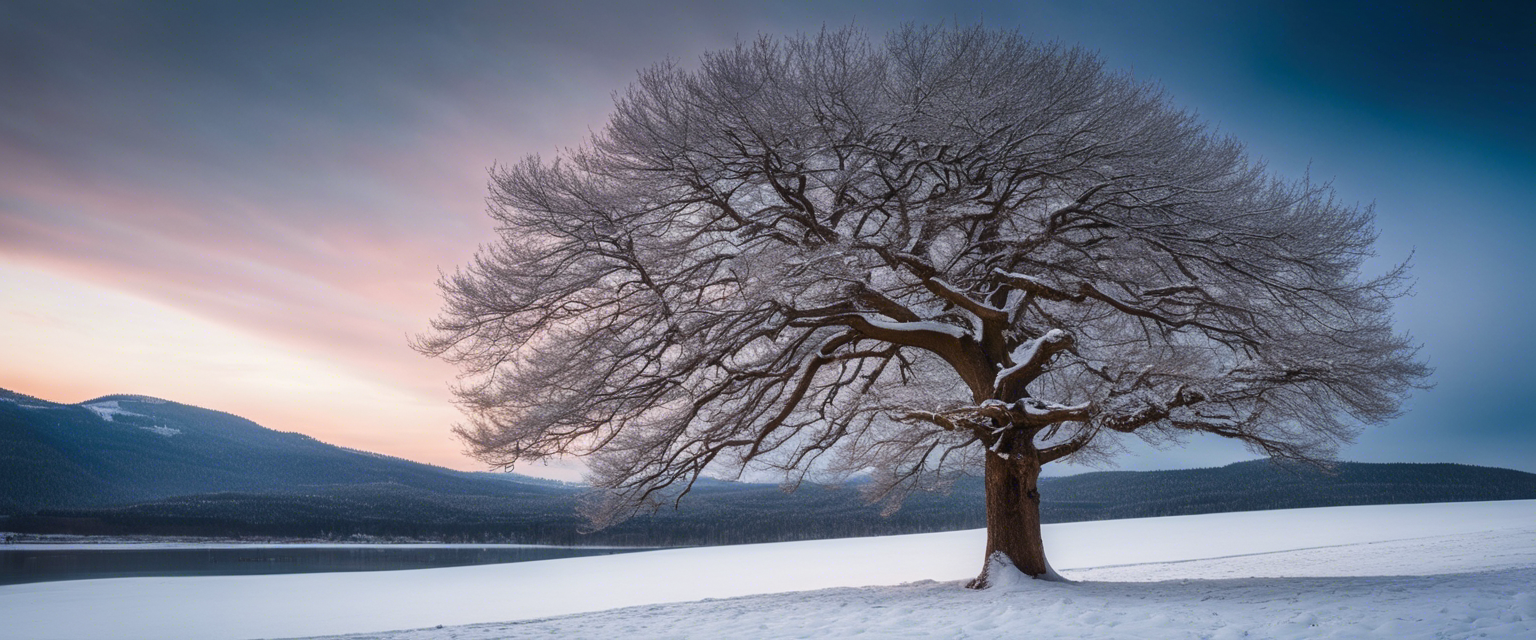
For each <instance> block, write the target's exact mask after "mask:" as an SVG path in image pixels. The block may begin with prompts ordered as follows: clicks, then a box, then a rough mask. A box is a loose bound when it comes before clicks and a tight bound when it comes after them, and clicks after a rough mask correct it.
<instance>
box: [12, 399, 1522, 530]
mask: <svg viewBox="0 0 1536 640" xmlns="http://www.w3.org/2000/svg"><path fill="white" fill-rule="evenodd" d="M852 484H853V485H854V486H849V487H843V488H831V487H822V486H814V485H810V486H805V487H802V488H801V489H800V490H799V491H796V492H794V493H785V492H784V491H782V490H780V489H779V487H778V486H776V485H771V484H751V483H732V482H721V481H705V482H701V483H700V484H699V485H698V486H696V487H695V489H694V491H693V493H692V494H690V495H689V496H688V497H687V498H686V499H685V500H684V501H683V503H682V508H681V509H678V510H672V509H663V510H661V511H659V512H657V513H655V514H653V515H648V516H642V517H639V518H635V519H633V520H631V521H629V522H626V523H623V524H621V525H619V526H617V527H613V528H610V529H607V530H604V531H601V532H596V533H591V534H584V533H581V532H580V531H581V530H582V524H583V522H582V520H581V518H580V517H579V516H578V515H577V513H576V506H577V504H578V502H579V501H580V499H581V496H582V493H583V491H584V488H583V487H582V486H580V485H572V484H568V483H560V482H554V481H546V480H539V479H534V478H527V477H524V476H517V475H515V474H491V473H466V472H459V471H454V470H451V469H444V468H441V467H434V466H430V465H424V464H420V463H415V462H410V461H408V460H402V459H399V458H392V457H389V456H383V455H378V454H371V453H367V452H361V451H356V450H352V449H346V448H342V447H336V446H332V445H328V444H325V443H322V442H319V441H316V440H314V439H313V438H310V437H308V436H304V435H300V434H294V433H283V432H278V431H272V430H270V429H266V428H263V427H261V426H260V425H257V424H255V423H253V422H250V421H248V420H245V419H243V418H239V417H237V416H233V415H230V414H227V413H222V412H218V411H211V410H207V409H200V408H197V407H191V406H187V405H181V404H177V403H174V402H168V401H164V400H158V399H154V398H145V397H142V396H105V397H103V398H97V399H95V400H91V401H88V402H84V403H80V404H78V405H64V404H57V403H50V402H46V401H43V400H39V399H37V398H32V397H30V396H24V395H21V394H15V393H10V392H5V391H0V516H5V515H9V516H10V517H8V518H3V519H0V530H9V531H23V532H35V533H48V532H61V533H84V534H119V535H124V534H166V535H202V536H221V537H242V536H277V537H282V536H292V537H319V538H344V537H348V536H352V535H371V536H388V537H403V538H413V539H434V540H464V541H471V540H496V541H515V542H529V543H554V544H634V545H685V544H728V543H746V542H767V541H774V540H794V539H810V538H827V537H841V536H862V535H881V534H894V533H913V532H921V531H941V530H953V529H962V528H973V527H980V526H983V525H984V524H985V522H986V514H985V511H984V507H983V500H982V487H981V484H980V481H979V480H978V479H968V480H966V481H962V482H960V483H958V484H957V485H956V486H955V487H954V490H953V491H952V492H951V493H950V494H947V495H940V494H918V495H914V496H913V497H912V498H910V499H909V500H908V501H907V504H906V506H905V507H904V508H903V509H902V510H901V511H899V512H898V513H896V514H895V515H894V516H891V517H881V516H880V515H879V513H878V508H876V507H874V506H870V505H868V504H865V503H864V502H863V501H862V500H861V499H860V497H859V495H858V488H859V487H858V483H852ZM1040 491H1041V494H1042V504H1041V509H1042V516H1043V518H1044V520H1045V521H1046V522H1070V521H1079V520H1099V519H1110V518H1134V517H1149V516H1163V515H1184V514H1196V513H1213V512H1222V511H1246V510H1258V509H1280V508H1294V507H1318V506H1342V505H1360V504H1390V503H1412V502H1455V501H1473V500H1509V499H1536V474H1530V473H1524V472H1520V471H1512V470H1508V469H1495V468H1487V467H1473V466H1467V465H1458V464H1363V463H1348V462H1346V463H1339V464H1338V465H1336V466H1335V467H1334V469H1333V470H1332V471H1331V472H1330V473H1322V472H1319V471H1317V470H1315V469H1311V468H1305V467H1285V466H1281V465H1276V464H1273V463H1269V462H1266V461H1252V462H1242V463H1237V464H1232V465H1228V466H1225V467H1219V468H1211V469H1187V470H1178V471H1147V472H1133V471H1109V472H1094V473H1084V474H1080V475H1074V476H1066V477H1055V478H1043V479H1042V480H1041V484H1040Z"/></svg>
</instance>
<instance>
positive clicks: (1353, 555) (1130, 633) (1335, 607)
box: [0, 500, 1536, 640]
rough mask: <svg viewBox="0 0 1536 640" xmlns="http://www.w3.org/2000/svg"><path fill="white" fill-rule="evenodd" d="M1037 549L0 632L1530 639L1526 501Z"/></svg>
mask: <svg viewBox="0 0 1536 640" xmlns="http://www.w3.org/2000/svg"><path fill="white" fill-rule="evenodd" d="M1045 535H1046V548H1047V550H1048V551H1049V552H1050V554H1051V555H1052V559H1053V561H1054V565H1055V566H1056V568H1057V569H1058V570H1059V571H1060V572H1061V574H1062V575H1064V576H1065V577H1066V578H1067V579H1070V580H1072V581H1073V582H1051V581H1037V580H1025V579H1019V580H1011V581H1009V580H1005V581H1003V583H1002V584H1001V585H1000V586H999V587H998V588H993V589H989V590H986V591H973V590H968V589H964V588H963V587H962V585H963V584H964V580H966V579H968V578H971V577H973V576H974V574H975V573H976V571H977V569H979V568H980V567H979V564H980V557H979V556H980V550H981V549H982V548H983V542H984V539H985V533H984V532H982V531H979V530H972V531H957V532H950V533H937V534H921V535H908V536H890V537H882V538H855V539H842V540H821V541H808V542H792V543H777V544H761V545H743V546H735V547H705V548H694V549H674V550H665V551H654V552H643V553H632V554H624V555H617V556H599V557H587V558H570V559H563V560H550V561H541V562H525V563H516V564H505V565H486V566H478V567H455V568H447V569H427V570H416V571H392V572H370V573H335V574H301V575H282V576H231V577H197V578H124V579H111V580H88V581H77V582H54V583H42V584H29V585H13V586H7V587H0V619H3V620H5V623H4V625H3V626H0V637H5V638H32V639H37V640H43V639H46V638H80V639H90V638H121V637H135V638H138V637H154V638H246V637H286V636H296V635H313V634H327V633H330V634H335V633H364V634H365V635H359V636H354V637H355V638H358V639H360V638H380V639H388V640H428V639H431V640H438V639H447V638H455V639H458V640H491V639H497V638H523V637H534V636H539V637H560V638H616V637H624V638H693V637H697V638H720V637H767V638H783V637H796V638H799V637H819V638H842V637H850V636H863V637H877V638H897V637H914V638H1005V637H1008V638H1011V637H1022V636H1023V635H1025V634H1027V635H1028V636H1029V637H1040V638H1058V637H1060V638H1068V637H1070V638H1081V637H1094V638H1144V639H1151V640H1159V639H1162V638H1242V637H1248V638H1330V637H1331V638H1432V637H1452V638H1459V637H1490V638H1529V637H1536V501H1530V500H1526V501H1508V502H1484V503H1460V504H1431V505H1390V506H1370V507H1336V508H1321V509H1294V510H1284V511H1262V512H1249V513H1227V514H1211V515H1203V516H1177V517H1167V518H1148V519H1140V520H1118V521H1101V522H1081V523H1070V524H1058V525H1048V526H1047V527H1046V528H1045ZM903 583H905V584H903ZM873 585H896V586H873ZM783 592H796V593H783ZM762 594H769V595H762ZM741 596H745V597H741ZM711 598H731V599H728V600H716V599H711ZM617 607H628V608H624V609H616V608H617ZM82 612H88V613H82ZM569 614H580V615H569ZM556 616H562V617H556ZM476 623H482V624H476ZM483 623H491V624H483ZM437 625H445V626H443V627H442V628H438V627H437ZM454 625H472V626H454ZM410 628H415V629H416V630H414V631H398V632H390V633H380V632H383V631H386V630H389V629H410Z"/></svg>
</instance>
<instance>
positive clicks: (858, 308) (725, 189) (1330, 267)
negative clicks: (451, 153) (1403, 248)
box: [417, 27, 1427, 586]
mask: <svg viewBox="0 0 1536 640" xmlns="http://www.w3.org/2000/svg"><path fill="white" fill-rule="evenodd" d="M490 192H491V195H490V199H489V201H490V214H491V215H492V216H493V217H494V218H495V220H496V222H497V223H498V225H499V226H498V232H499V237H498V239H497V241H496V242H495V243H494V244H493V245H491V246H488V247H485V248H483V249H482V250H481V252H480V254H479V255H478V256H477V257H476V259H475V261H474V262H473V263H472V264H470V265H468V266H467V267H464V268H462V269H460V270H459V271H458V272H456V273H455V274H453V275H452V276H449V277H446V278H445V279H444V281H443V282H442V290H443V293H444V296H445V298H446V309H445V311H444V312H443V314H442V316H441V317H440V318H438V319H437V320H436V321H435V322H434V324H433V326H434V328H435V331H434V332H433V333H431V334H429V335H427V336H425V337H422V338H420V339H419V340H418V342H417V347H418V348H419V349H421V350H422V351H424V352H426V353H428V354H431V355H435V356H441V357H443V358H446V359H447V360H449V361H451V362H453V363H455V364H457V365H458V366H459V367H460V368H461V370H462V371H463V372H464V378H463V380H462V381H461V383H460V385H459V386H458V388H457V393H458V397H459V399H460V401H461V404H462V406H463V408H464V409H465V410H466V414H467V416H468V422H467V423H466V424H465V425H462V426H460V427H458V428H457V429H456V431H457V433H458V434H459V435H460V436H461V437H462V438H463V439H464V441H465V442H467V443H468V446H469V448H470V450H471V451H472V452H473V453H474V454H475V455H477V456H478V457H479V458H480V459H482V460H484V461H486V462H488V463H490V464H493V465H497V466H503V467H510V466H511V465H513V464H514V463H521V462H528V461H536V460H540V459H545V458H549V457H551V456H565V455H573V454H575V455H588V456H589V457H588V464H589V467H590V476H589V479H590V481H591V482H592V483H593V484H594V485H595V486H596V487H598V488H601V489H604V490H606V496H607V499H606V500H603V501H601V502H600V503H598V504H595V505H593V508H592V509H591V513H590V514H589V515H591V516H592V517H593V518H594V520H595V521H596V522H597V524H598V525H604V524H607V523H611V522H615V521H617V520H620V519H623V518H625V517H627V516H629V515H631V514H633V513H635V512H636V511H637V510H638V509H643V508H653V507H654V506H655V505H656V504H658V503H659V502H661V501H665V500H675V499H678V498H680V497H681V495H682V494H684V493H686V490H687V487H689V486H691V485H692V483H693V482H694V481H695V480H696V479H697V478H698V477H699V476H700V474H703V473H722V474H730V473H736V474H740V473H741V472H742V470H743V469H758V470H775V471H777V472H782V473H783V474H784V477H785V479H786V481H787V482H789V483H791V484H794V483H798V482H800V481H802V480H804V479H805V478H806V477H807V475H808V474H824V475H832V476H835V475H839V474H855V473H860V474H864V473H868V474H873V477H874V482H873V483H871V484H870V487H871V491H872V493H871V497H872V498H873V499H878V500H882V501H883V502H884V503H885V505H886V506H887V508H888V509H894V508H895V507H896V506H898V505H899V504H900V500H901V498H902V497H903V496H904V495H906V493H907V492H909V491H911V490H913V489H935V488H943V487H945V486H946V485H947V483H950V482H952V481H953V480H954V479H955V478H956V477H957V476H958V475H959V474H965V473H978V472H979V473H984V474H985V482H986V493H987V498H986V501H987V549H986V559H987V561H986V562H985V563H984V569H983V572H982V574H981V576H980V577H979V578H978V579H977V580H976V581H975V583H973V584H974V585H976V586H985V585H986V584H987V572H988V571H989V570H996V569H995V567H996V566H997V563H1002V564H1005V565H1013V566H1015V567H1017V568H1018V569H1019V570H1022V571H1023V572H1024V573H1027V574H1029V575H1032V576H1045V575H1050V573H1051V572H1050V567H1049V565H1048V564H1047V562H1046V559H1045V552H1044V549H1043V547H1042V544H1041V538H1040V516H1039V500H1040V497H1039V492H1038V491H1037V490H1036V482H1037V479H1038V478H1039V475H1040V469H1041V466H1042V465H1045V464H1048V463H1051V462H1055V461H1058V460H1070V459H1077V460H1090V461H1091V460H1095V459H1103V458H1104V457H1105V456H1107V455H1109V454H1112V453H1113V452H1114V451H1115V450H1116V448H1117V446H1118V445H1117V444H1116V439H1117V438H1120V437H1124V436H1139V437H1141V438H1143V439H1145V440H1148V441H1151V442H1154V443H1164V442H1169V441H1178V440H1180V439H1181V438H1183V437H1184V436H1185V435H1187V434H1198V433H1208V434H1214V435H1217V436H1221V437H1223V438H1232V439H1235V440H1237V441H1240V442H1242V443H1243V444H1245V445H1247V446H1248V448H1250V449H1252V450H1253V451H1255V452H1259V453H1262V454H1264V455H1267V456H1270V457H1273V458H1283V459H1300V460H1322V459H1326V458H1327V457H1329V456H1330V455H1332V454H1333V453H1334V452H1335V451H1336V450H1337V447H1338V445H1340V444H1341V443H1345V442H1348V441H1349V440H1350V438H1351V437H1352V436H1353V434H1354V433H1356V431H1357V430H1358V429H1359V425H1361V424H1364V423H1375V422H1380V421H1382V420H1384V419H1387V418H1389V417H1392V416H1393V415H1395V414H1396V412H1397V411H1398V407H1399V404H1400V401H1401V399H1402V398H1403V396H1404V394H1405V393H1406V392H1407V391H1408V390H1410V389H1411V388H1413V387H1415V386H1416V385H1418V384H1419V383H1420V381H1421V380H1423V379H1424V377H1425V376H1426V375H1427V369H1426V367H1425V366H1424V365H1423V364H1422V363H1420V362H1418V361H1417V360H1416V358H1415V348H1414V346H1413V345H1412V344H1411V342H1410V341H1409V339H1408V338H1407V337H1406V336H1403V335H1399V334H1396V333H1394V331H1393V329H1392V327H1391V325H1390V314H1389V312H1390V309H1389V307H1390V303H1391V301H1392V300H1393V298H1394V297H1397V296H1400V295H1402V294H1403V293H1404V291H1405V282H1404V280H1405V271H1404V268H1403V267H1398V268H1396V269H1392V270H1390V271H1388V272H1387V273H1385V274H1383V275H1380V276H1377V277H1362V276H1361V274H1360V267H1361V263H1362V261H1363V260H1365V259H1366V258H1367V257H1369V256H1370V255H1371V250H1372V249H1371V247H1372V243H1373V241H1374V231H1373V229H1372V214H1371V211H1370V209H1369V208H1362V207H1359V206H1356V205H1349V204H1344V203H1340V202H1337V201H1336V200H1335V199H1334V196H1333V192H1332V190H1331V189H1330V188H1329V187H1328V186H1327V185H1318V184H1314V183H1311V182H1309V181H1307V180H1306V179H1302V180H1299V181H1295V180H1282V179H1279V178H1276V177H1273V176H1272V175H1270V173H1268V172H1267V170H1266V169H1265V167H1264V166H1263V164H1262V163H1259V162H1256V161H1254V160H1252V159H1250V158H1248V157H1247V156H1246V155H1245V154H1244V151H1243V147H1242V145H1240V144H1239V143H1238V142H1237V141H1235V140H1233V139H1231V138H1229V137H1224V136H1220V135H1217V134H1215V133H1214V132H1212V131H1211V130H1210V129H1209V128H1208V127H1207V126H1206V125H1204V124H1203V123H1202V122H1201V121H1200V120H1199V119H1198V118H1196V117H1195V116H1194V115H1193V114H1191V113H1189V112H1186V111H1183V110H1181V109H1179V108H1176V107H1174V106H1173V105H1171V104H1170V103H1169V101H1168V100H1167V99H1166V98H1165V97H1164V96H1163V95H1162V93H1161V92H1160V90H1159V89H1158V88H1157V87H1155V86H1151V85H1148V84H1145V83H1139V82H1137V81H1134V80H1133V79H1132V78H1130V77H1129V76H1127V75H1124V74H1118V73H1112V72H1108V71H1106V70H1105V69H1104V68H1103V64H1102V63H1101V62H1100V61H1099V60H1097V59H1096V58H1095V57H1094V56H1093V55H1091V54H1089V53H1086V52H1084V51H1082V50H1078V49H1068V48H1063V47H1059V46H1055V45H1042V44H1038V43H1032V42H1030V41H1028V40H1026V39H1024V38H1023V37H1021V36H1019V35H1018V34H1016V33H1009V32H998V31H990V30H985V29H982V28H965V29H949V28H918V27H908V28H903V29H900V30H898V31H896V32H894V33H892V34H890V35H889V36H887V37H886V38H885V39H884V40H883V41H879V42H877V41H872V40H870V39H869V38H867V37H866V36H864V35H862V34H861V33H859V32H857V31H854V30H851V29H849V30H842V31H836V32H823V33H821V34H817V35H811V36H800V37H791V38H782V39H781V38H769V37H764V38H761V39H758V40H756V41H753V42H750V43H742V44H740V45H738V46H736V47H735V48H734V49H729V50H725V51H719V52H715V53H712V54H709V55H706V56H705V57H704V58H703V59H702V61H701V62H700V63H699V64H698V65H697V67H696V68H688V67H683V66H680V65H677V64H673V63H665V64H661V65H658V66H655V67H652V68H650V69H649V70H647V71H644V72H642V73H641V74H640V77H639V79H638V81H637V82H636V83H635V84H634V85H632V86H631V87H630V88H629V89H628V91H627V92H625V93H623V94H621V95H620V96H619V97H618V98H617V99H616V106H615V109H614V113H613V115H612V118H611V120H610V121H609V122H608V124H607V126H606V128H604V129H602V130H601V131H599V132H597V133H595V134H594V135H593V136H592V139H591V140H590V142H589V143H588V144H587V145H586V146H583V147H581V148H578V149H573V150H569V151H567V152H564V153H562V154H561V155H560V157H558V158H556V159H555V160H553V161H549V162H546V161H544V160H541V159H539V158H537V157H533V158H527V159H525V160H523V161H521V162H519V163H517V164H515V165H512V166H505V167H497V168H495V169H493V170H492V182H491V189H490Z"/></svg>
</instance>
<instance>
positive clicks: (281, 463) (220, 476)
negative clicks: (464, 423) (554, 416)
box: [0, 390, 569, 514]
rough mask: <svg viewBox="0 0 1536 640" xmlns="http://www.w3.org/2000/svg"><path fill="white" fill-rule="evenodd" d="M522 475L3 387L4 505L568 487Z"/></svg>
mask: <svg viewBox="0 0 1536 640" xmlns="http://www.w3.org/2000/svg"><path fill="white" fill-rule="evenodd" d="M514 479H516V480H522V481H523V482H509V481H507V480H504V479H501V478H495V477H492V476H491V475H490V474H472V473H463V472H459V471H453V470H450V469H444V468H441V467H434V466H431V465H425V464H421V463H417V462H411V461H409V460H402V459H399V458H393V457H389V456H384V455H379V454H375V453H367V452H363V451H356V450H353V449H347V448H344V447H337V446H334V445H329V444H325V443H323V442H320V441H318V440H315V439H314V438H311V437H309V436H306V435H302V434H298V433H285V432H281V431H274V430H271V429H267V428H265V427H262V426H261V425H258V424H256V423H254V422H251V421H249V420H246V419H244V418H241V417H238V416H234V415H230V414H228V413H223V412H220V411H212V410H209V409H202V408H198V407H193V406H189V405H184V404H179V403H175V402H170V401H166V400H161V399H158V398H149V397H145V396H129V395H112V396H103V397H100V398H96V399H94V400H89V401H86V402H82V403H80V404H74V405H68V404H58V403H53V402H48V401H45V400H40V399H38V398H34V397H31V396H25V395H22V394H18V393H14V392H9V391H4V390H0V487H3V488H5V491H3V492H0V514H6V513H21V512H28V511H34V510H37V509H43V508H54V509H57V508H79V507H98V506H107V505H120V504H127V503H139V502H147V501H154V500H160V499H164V498H170V497H175V496H187V495H194V494H207V493H219V492H245V493H293V492H302V491H308V490H315V489H320V488H325V487H336V486H355V485H365V484H373V483H394V484H399V485H403V486H409V487H414V488H417V489H421V490H426V491H431V492H435V493H444V494H455V493H462V494H476V495H480V494H483V495H498V496H499V495H516V494H523V493H535V494H548V495H553V494H562V495H563V494H565V493H569V489H564V488H560V487H559V486H558V484H557V483H549V482H545V481H539V480H536V479H533V478H526V477H522V476H516V477H514Z"/></svg>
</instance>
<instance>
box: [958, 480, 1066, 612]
mask: <svg viewBox="0 0 1536 640" xmlns="http://www.w3.org/2000/svg"><path fill="white" fill-rule="evenodd" d="M1039 482H1040V460H1039V458H1037V457H1036V456H1035V452H1033V451H1028V452H1015V453H1013V454H1012V455H1008V456H1007V457H1004V456H1003V455H999V454H997V453H993V452H991V451H988V452H987V470H986V483H987V555H986V556H985V558H983V564H982V568H981V575H979V576H977V577H976V579H975V580H972V581H971V583H970V584H969V585H968V586H969V587H971V588H972V589H985V588H987V587H988V586H990V585H991V582H990V577H989V576H988V575H987V574H988V572H989V571H990V570H991V569H992V567H993V564H994V563H993V558H994V557H995V555H994V554H1002V555H1003V556H1005V557H1006V561H1007V562H1009V563H1012V564H1013V566H1015V567H1018V569H1019V571H1022V572H1024V573H1025V574H1026V575H1029V576H1030V577H1033V578H1045V577H1049V574H1050V566H1049V565H1047V564H1046V562H1045V544H1044V542H1043V541H1042V540H1041V538H1040V491H1039Z"/></svg>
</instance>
